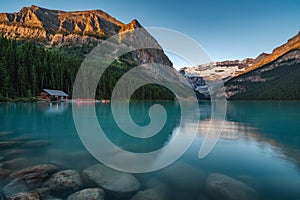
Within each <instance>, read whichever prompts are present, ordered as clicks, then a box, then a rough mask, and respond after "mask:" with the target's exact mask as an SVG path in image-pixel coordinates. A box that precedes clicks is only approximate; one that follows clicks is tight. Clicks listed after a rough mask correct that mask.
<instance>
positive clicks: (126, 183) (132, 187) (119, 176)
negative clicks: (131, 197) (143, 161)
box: [82, 164, 140, 193]
mask: <svg viewBox="0 0 300 200" xmlns="http://www.w3.org/2000/svg"><path fill="white" fill-rule="evenodd" d="M82 175H83V177H84V178H85V179H86V180H88V181H90V182H93V183H95V184H97V185H98V186H100V187H102V188H103V189H105V190H108V191H112V192H117V193H132V192H135V191H137V190H138V189H139V187H140V183H139V182H138V180H137V179H136V178H135V177H134V176H133V175H131V174H128V173H124V172H120V171H117V170H114V169H111V168H108V167H106V166H104V165H101V164H97V165H94V166H91V167H89V168H87V169H85V170H83V173H82Z"/></svg>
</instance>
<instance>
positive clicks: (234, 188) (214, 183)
mask: <svg viewBox="0 0 300 200" xmlns="http://www.w3.org/2000/svg"><path fill="white" fill-rule="evenodd" d="M206 190H207V192H208V193H209V195H210V196H212V197H214V198H215V199H225V200H254V199H257V193H256V191H255V190H254V189H252V188H250V187H249V186H248V185H246V184H245V183H243V182H240V181H238V180H235V179H233V178H231V177H228V176H225V175H223V174H215V173H213V174H210V175H209V176H208V178H207V183H206Z"/></svg>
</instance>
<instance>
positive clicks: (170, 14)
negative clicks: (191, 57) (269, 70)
mask: <svg viewBox="0 0 300 200" xmlns="http://www.w3.org/2000/svg"><path fill="white" fill-rule="evenodd" d="M32 4H34V5H37V6H41V7H46V8H53V9H61V10H90V9H101V10H103V11H105V12H107V13H108V14H110V15H112V16H113V17H115V18H117V19H119V20H120V21H122V22H124V23H128V22H130V21H131V20H132V19H134V18H135V19H137V20H138V21H139V22H140V23H141V24H142V25H143V26H144V27H164V28H169V29H174V30H177V31H179V32H182V33H184V34H186V35H188V36H190V37H192V38H193V39H195V40H196V41H197V42H199V43H200V44H201V45H202V46H203V47H204V48H205V49H206V51H207V52H208V54H209V55H210V56H211V58H212V59H213V60H218V61H221V60H227V59H243V58H246V57H256V56H258V54H260V53H261V52H271V51H272V50H273V49H274V48H275V47H277V46H279V45H281V44H283V43H285V42H286V41H287V40H288V39H289V38H291V37H292V36H294V35H296V34H297V33H298V31H300V1H299V0H281V1H280V0H265V1H264V0H190V1H189V0H185V1H184V0H182V1H179V0H178V1H176V0H169V1H168V0H127V1H125V0H106V1H105V0H86V1H84V0H60V1H58V0H48V1H47V0H22V1H20V0H18V1H1V3H0V12H16V11H18V10H20V9H21V8H22V7H23V6H30V5H32ZM175 62H176V61H175ZM175 65H176V63H175Z"/></svg>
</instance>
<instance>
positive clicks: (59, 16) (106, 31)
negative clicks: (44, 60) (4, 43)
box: [0, 5, 172, 67]
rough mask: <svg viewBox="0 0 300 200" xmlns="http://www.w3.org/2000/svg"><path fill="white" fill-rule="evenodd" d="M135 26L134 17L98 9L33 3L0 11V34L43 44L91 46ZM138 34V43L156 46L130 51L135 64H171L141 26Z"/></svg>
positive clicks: (136, 26) (137, 26)
mask: <svg viewBox="0 0 300 200" xmlns="http://www.w3.org/2000/svg"><path fill="white" fill-rule="evenodd" d="M138 28H143V27H142V26H141V24H140V23H139V22H138V21H137V20H136V19H134V20H132V21H131V22H130V23H128V24H124V23H122V22H120V21H118V20H117V19H115V18H114V17H112V16H110V15H109V14H107V13H105V12H103V11H102V10H90V11H72V12H65V11H60V10H49V9H46V8H41V7H38V6H34V5H33V6H31V7H24V8H22V9H21V10H20V11H19V12H17V13H0V35H3V36H4V37H6V38H9V39H16V40H24V41H33V42H36V43H38V44H42V45H45V46H47V47H52V46H58V47H60V46H66V47H69V46H72V47H73V48H74V47H79V48H80V47H83V46H85V47H86V46H90V47H95V46H96V45H97V44H99V43H101V42H102V41H103V40H105V39H107V38H109V37H111V36H113V35H115V34H120V39H122V37H123V36H125V35H126V34H131V32H133V31H134V30H136V29H138ZM141 37H143V38H140V39H139V42H143V43H147V42H148V43H149V42H150V43H152V44H154V46H157V48H158V49H144V50H140V51H137V52H133V53H132V58H133V59H134V60H135V61H136V63H137V64H144V63H154V62H155V63H160V64H164V65H167V66H171V67H172V62H171V61H170V60H169V58H168V57H167V56H166V55H165V54H164V51H163V50H162V49H161V47H160V45H159V44H158V42H157V41H156V40H155V39H154V38H153V37H152V36H151V35H150V34H149V33H148V32H147V31H146V30H145V29H144V33H143V35H141ZM133 39H137V38H133Z"/></svg>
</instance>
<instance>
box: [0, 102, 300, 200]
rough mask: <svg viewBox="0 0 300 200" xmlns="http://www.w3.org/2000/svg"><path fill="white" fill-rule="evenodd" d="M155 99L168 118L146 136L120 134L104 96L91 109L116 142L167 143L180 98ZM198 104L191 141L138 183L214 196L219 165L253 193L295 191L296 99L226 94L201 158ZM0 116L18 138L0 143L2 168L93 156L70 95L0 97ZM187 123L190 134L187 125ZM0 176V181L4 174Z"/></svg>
mask: <svg viewBox="0 0 300 200" xmlns="http://www.w3.org/2000/svg"><path fill="white" fill-rule="evenodd" d="M159 103H160V104H161V105H163V106H164V107H165V108H166V111H167V114H168V118H167V123H166V125H165V126H164V128H163V129H162V130H161V131H160V132H159V133H158V134H157V135H155V136H153V137H152V138H149V139H139V138H132V137H130V136H128V135H125V134H123V133H122V131H121V129H120V128H118V127H117V126H116V124H115V122H114V120H113V116H112V114H111V111H110V104H101V103H99V104H96V112H97V117H98V120H99V122H100V124H101V126H102V127H103V130H104V131H105V132H106V134H107V137H108V138H109V139H110V140H111V141H112V142H113V143H114V144H116V145H118V146H120V147H122V148H123V149H125V150H128V151H132V152H149V151H154V150H157V149H160V148H161V147H163V146H165V145H168V142H169V141H170V140H171V138H172V135H173V134H174V130H175V129H176V128H178V126H179V123H180V114H181V113H180V109H179V105H178V104H176V103H172V102H159ZM151 104H152V103H150V102H136V103H133V104H132V105H131V107H130V111H131V116H132V118H133V120H134V121H135V122H136V123H137V124H139V125H141V126H145V125H147V124H148V123H149V121H150V118H149V116H148V109H149V107H150V106H151ZM80 106H91V105H86V104H82V105H80ZM198 112H199V118H200V123H199V124H196V125H198V126H199V133H198V134H197V137H196V139H195V140H194V142H193V144H192V145H191V146H190V148H189V149H188V150H187V151H186V152H185V153H184V155H183V156H182V157H181V158H180V159H179V160H177V161H176V162H175V163H173V164H172V165H171V166H169V167H167V168H165V169H163V170H159V171H156V172H152V173H145V174H135V176H136V177H137V178H138V180H139V181H140V183H141V185H142V186H141V189H146V188H147V187H148V185H149V184H148V183H149V181H150V180H156V181H160V182H162V183H164V184H165V185H166V188H167V189H166V190H167V191H168V193H169V197H170V198H169V199H195V200H198V199H201V198H203V199H213V198H212V196H213V195H212V194H210V191H209V190H207V189H206V184H207V180H206V178H207V176H208V175H209V174H211V173H219V174H224V175H226V176H229V177H231V178H233V179H236V180H238V181H240V182H243V183H245V184H246V185H247V186H249V187H251V188H252V189H254V190H255V191H256V192H257V195H258V199H300V123H299V118H300V102H255V101H253V102H252V101H251V102H250V101H249V102H247V101H245V102H228V108H227V115H226V122H225V126H224V129H223V132H222V135H221V137H220V140H219V141H218V143H217V145H216V146H215V148H214V149H213V151H212V152H211V153H210V154H209V155H208V156H207V157H205V158H204V159H199V158H198V153H199V149H200V146H201V144H202V142H203V138H204V136H205V133H206V131H207V128H208V125H209V120H210V115H211V106H210V103H209V102H200V103H199V111H198ZM183 117H186V118H188V117H189V116H187V115H185V116H183ZM0 120H1V124H0V140H1V142H7V141H15V142H17V144H15V145H14V146H13V147H9V148H6V147H3V148H0V153H1V154H0V156H3V157H4V160H3V161H2V163H4V165H3V164H2V168H9V169H11V170H12V171H14V170H17V169H20V168H25V167H27V166H30V165H34V164H40V163H54V164H56V165H58V166H59V167H60V168H61V169H70V168H71V169H76V170H78V171H81V170H83V169H85V168H86V167H89V166H91V165H93V164H96V163H98V161H97V160H96V159H95V158H93V157H92V156H91V155H90V154H89V153H88V152H87V150H86V149H85V147H84V145H83V144H82V142H81V140H80V139H79V136H78V134H77V132H76V129H75V125H74V121H73V116H72V104H71V103H52V104H50V103H28V104H27V103H16V104H13V103H3V104H0ZM185 130H186V135H187V137H188V135H189V129H188V128H186V129H185ZM15 159H19V161H18V163H17V164H9V165H8V164H5V162H6V163H7V161H11V160H15ZM22 159H23V160H25V161H24V162H22ZM0 184H2V187H3V185H4V184H6V182H5V180H4V179H3V180H1V181H0Z"/></svg>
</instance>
